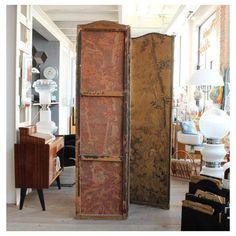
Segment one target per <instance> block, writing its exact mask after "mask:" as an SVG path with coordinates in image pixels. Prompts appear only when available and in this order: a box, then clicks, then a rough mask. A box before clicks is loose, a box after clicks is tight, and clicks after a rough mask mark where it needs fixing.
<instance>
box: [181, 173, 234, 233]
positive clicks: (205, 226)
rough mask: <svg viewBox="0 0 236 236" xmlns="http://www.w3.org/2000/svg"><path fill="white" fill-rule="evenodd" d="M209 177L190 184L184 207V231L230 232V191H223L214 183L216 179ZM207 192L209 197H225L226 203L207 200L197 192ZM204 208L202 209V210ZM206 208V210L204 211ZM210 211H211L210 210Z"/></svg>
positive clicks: (182, 220)
mask: <svg viewBox="0 0 236 236" xmlns="http://www.w3.org/2000/svg"><path fill="white" fill-rule="evenodd" d="M212 180H213V181H211V178H209V177H207V178H206V179H202V180H200V181H198V182H192V181H190V183H189V192H188V193H186V196H185V201H183V205H182V216H181V230H182V231H229V230H230V223H229V196H230V193H229V190H228V189H222V188H220V187H219V186H217V184H216V183H215V182H214V178H212ZM197 190H198V191H204V192H207V194H208V196H211V195H212V196H219V197H223V198H222V199H224V202H216V201H215V200H214V201H213V200H211V199H205V198H203V197H202V196H198V194H196V191H197ZM201 207H202V208H201ZM204 208H205V209H204ZM209 209H210V210H209Z"/></svg>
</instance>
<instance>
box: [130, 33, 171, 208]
mask: <svg viewBox="0 0 236 236" xmlns="http://www.w3.org/2000/svg"><path fill="white" fill-rule="evenodd" d="M173 41H174V37H173V36H167V35H161V34H155V33H151V34H147V35H144V36H141V37H138V38H134V39H132V59H131V70H132V77H131V80H132V83H131V84H132V86H131V95H132V98H131V102H132V103H131V160H130V167H131V168H130V199H131V202H134V203H140V204H147V205H153V206H159V207H162V208H169V200H170V196H169V191H170V151H171V105H172V70H173Z"/></svg>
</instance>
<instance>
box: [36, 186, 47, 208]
mask: <svg viewBox="0 0 236 236" xmlns="http://www.w3.org/2000/svg"><path fill="white" fill-rule="evenodd" d="M37 192H38V195H39V200H40V203H41V206H42V208H43V211H45V210H46V209H45V203H44V197H43V190H42V189H37Z"/></svg>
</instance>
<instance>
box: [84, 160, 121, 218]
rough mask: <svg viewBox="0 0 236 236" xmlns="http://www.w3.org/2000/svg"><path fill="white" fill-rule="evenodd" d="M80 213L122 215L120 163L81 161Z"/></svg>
mask: <svg viewBox="0 0 236 236" xmlns="http://www.w3.org/2000/svg"><path fill="white" fill-rule="evenodd" d="M81 179H82V180H83V181H82V182H81V202H83V203H84V204H82V205H81V214H83V215H92V216H93V215H107V214H109V215H114V216H119V215H122V212H123V209H122V207H123V206H122V202H123V200H122V163H121V162H104V161H95V160H93V161H81Z"/></svg>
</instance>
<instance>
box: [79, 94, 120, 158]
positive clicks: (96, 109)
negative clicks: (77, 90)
mask: <svg viewBox="0 0 236 236" xmlns="http://www.w3.org/2000/svg"><path fill="white" fill-rule="evenodd" d="M122 105H123V99H122V98H119V97H118V98H113V97H112V98H111V97H96V98H94V97H81V99H80V109H81V113H80V122H81V124H83V125H81V129H80V136H81V138H80V154H81V155H84V154H92V155H93V154H96V155H99V156H120V155H122V109H123V108H122Z"/></svg>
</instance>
